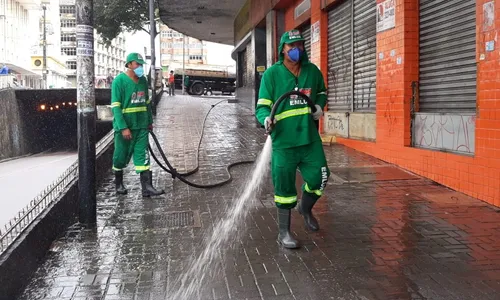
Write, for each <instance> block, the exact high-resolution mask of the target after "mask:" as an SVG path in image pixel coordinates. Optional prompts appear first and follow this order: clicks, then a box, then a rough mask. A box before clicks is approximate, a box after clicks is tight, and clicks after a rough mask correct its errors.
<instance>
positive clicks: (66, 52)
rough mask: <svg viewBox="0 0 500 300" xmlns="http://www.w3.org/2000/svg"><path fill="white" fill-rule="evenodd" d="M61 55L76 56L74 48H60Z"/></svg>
mask: <svg viewBox="0 0 500 300" xmlns="http://www.w3.org/2000/svg"><path fill="white" fill-rule="evenodd" d="M61 54H62V55H70V56H74V55H76V48H61Z"/></svg>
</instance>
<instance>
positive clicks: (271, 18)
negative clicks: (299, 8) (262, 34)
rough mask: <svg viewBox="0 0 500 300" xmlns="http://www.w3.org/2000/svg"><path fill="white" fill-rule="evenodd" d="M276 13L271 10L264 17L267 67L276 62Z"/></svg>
mask: <svg viewBox="0 0 500 300" xmlns="http://www.w3.org/2000/svg"><path fill="white" fill-rule="evenodd" d="M275 49H276V12H275V11H274V10H271V11H270V12H269V13H268V14H267V16H266V54H267V67H268V68H269V67H270V66H272V65H273V64H274V62H275V61H276V59H275V58H276V50H275Z"/></svg>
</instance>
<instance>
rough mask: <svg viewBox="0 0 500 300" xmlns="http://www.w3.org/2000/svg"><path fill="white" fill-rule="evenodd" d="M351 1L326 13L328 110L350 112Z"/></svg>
mask: <svg viewBox="0 0 500 300" xmlns="http://www.w3.org/2000/svg"><path fill="white" fill-rule="evenodd" d="M351 9H352V2H351V0H349V1H345V2H343V3H342V4H340V5H339V6H337V7H335V8H334V9H332V10H331V11H329V12H328V110H329V111H337V112H338V111H350V110H351V100H352V99H351V89H352V80H351V78H352V71H351V70H352V69H351V55H352V53H351V52H352V46H351V23H352V22H351Z"/></svg>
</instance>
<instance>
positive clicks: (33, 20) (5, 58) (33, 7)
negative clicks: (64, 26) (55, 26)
mask: <svg viewBox="0 0 500 300" xmlns="http://www.w3.org/2000/svg"><path fill="white" fill-rule="evenodd" d="M41 12H42V9H41V2H40V0H19V1H14V0H0V67H2V66H3V65H5V66H6V67H7V68H9V72H10V73H9V74H8V75H1V76H0V88H2V87H6V86H16V85H17V86H25V87H33V88H35V87H40V86H41V76H40V75H39V74H36V73H35V72H33V71H31V53H30V51H31V46H32V42H33V41H34V40H38V36H37V34H38V32H37V31H36V30H33V29H34V28H37V25H38V22H39V17H40V13H41Z"/></svg>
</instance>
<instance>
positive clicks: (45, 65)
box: [42, 4, 47, 89]
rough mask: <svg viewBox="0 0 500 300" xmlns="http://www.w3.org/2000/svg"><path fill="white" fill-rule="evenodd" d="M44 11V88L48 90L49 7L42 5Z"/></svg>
mask: <svg viewBox="0 0 500 300" xmlns="http://www.w3.org/2000/svg"><path fill="white" fill-rule="evenodd" d="M42 9H43V67H42V76H43V88H44V89H46V88H47V23H46V19H47V7H46V6H45V4H44V5H42Z"/></svg>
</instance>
